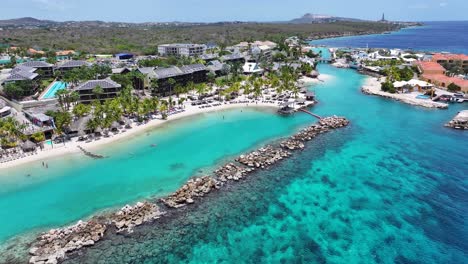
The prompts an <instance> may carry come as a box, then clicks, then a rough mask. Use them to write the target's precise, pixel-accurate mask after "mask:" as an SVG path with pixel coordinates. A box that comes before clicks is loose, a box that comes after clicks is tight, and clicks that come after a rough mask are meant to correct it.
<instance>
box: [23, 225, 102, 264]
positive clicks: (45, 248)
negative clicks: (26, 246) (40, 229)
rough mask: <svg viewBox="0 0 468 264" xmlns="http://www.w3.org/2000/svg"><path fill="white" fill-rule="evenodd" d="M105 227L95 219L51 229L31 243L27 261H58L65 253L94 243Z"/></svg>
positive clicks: (44, 263)
mask: <svg viewBox="0 0 468 264" xmlns="http://www.w3.org/2000/svg"><path fill="white" fill-rule="evenodd" d="M106 229H107V227H106V225H104V224H102V223H100V222H98V221H95V220H90V221H87V222H85V221H79V222H78V223H77V224H75V225H73V226H70V227H66V228H63V229H52V230H50V231H49V232H47V233H44V234H42V235H41V236H40V237H39V238H38V241H37V242H35V243H34V244H33V247H32V248H31V249H30V251H29V253H30V254H31V255H32V257H31V258H30V260H29V263H33V264H53V263H58V262H59V261H60V260H62V259H63V258H64V257H65V253H67V252H71V251H74V250H77V249H80V248H82V247H85V246H91V245H94V243H96V242H97V241H99V240H100V239H101V238H102V237H103V236H104V232H105V231H106Z"/></svg>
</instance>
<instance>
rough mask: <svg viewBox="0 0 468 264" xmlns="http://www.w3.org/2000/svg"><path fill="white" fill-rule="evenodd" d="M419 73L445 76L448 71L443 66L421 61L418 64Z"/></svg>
mask: <svg viewBox="0 0 468 264" xmlns="http://www.w3.org/2000/svg"><path fill="white" fill-rule="evenodd" d="M417 66H418V68H419V71H420V72H422V73H424V74H442V75H444V74H445V72H446V70H445V68H444V67H442V65H440V64H439V63H437V62H432V61H420V62H418V63H417Z"/></svg>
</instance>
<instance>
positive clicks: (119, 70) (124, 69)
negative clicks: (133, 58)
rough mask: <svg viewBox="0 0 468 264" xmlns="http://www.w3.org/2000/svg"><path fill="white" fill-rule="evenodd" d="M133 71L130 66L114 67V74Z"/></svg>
mask: <svg viewBox="0 0 468 264" xmlns="http://www.w3.org/2000/svg"><path fill="white" fill-rule="evenodd" d="M131 71H132V70H131V69H129V68H114V69H112V74H127V73H129V72H131Z"/></svg>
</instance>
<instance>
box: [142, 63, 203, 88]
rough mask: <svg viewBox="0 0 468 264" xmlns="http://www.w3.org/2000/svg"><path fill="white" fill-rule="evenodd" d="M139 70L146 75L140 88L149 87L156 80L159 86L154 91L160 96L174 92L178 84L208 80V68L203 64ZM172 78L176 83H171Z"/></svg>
mask: <svg viewBox="0 0 468 264" xmlns="http://www.w3.org/2000/svg"><path fill="white" fill-rule="evenodd" d="M138 71H139V72H141V73H142V74H144V75H145V76H146V78H145V80H144V83H143V84H139V85H138V87H137V88H138V89H142V88H143V87H144V88H149V87H150V85H151V82H152V81H156V82H157V84H158V88H157V90H156V91H154V93H155V94H156V95H160V96H161V95H162V96H168V95H171V94H173V93H174V91H173V88H174V87H175V85H176V84H178V85H186V84H187V83H188V82H193V83H202V82H206V74H207V73H208V68H207V67H205V65H203V64H191V65H185V66H182V67H176V66H172V67H169V68H152V67H145V68H139V69H138ZM170 79H173V80H174V81H175V84H173V85H171V81H169V80H170ZM142 86H143V87H142Z"/></svg>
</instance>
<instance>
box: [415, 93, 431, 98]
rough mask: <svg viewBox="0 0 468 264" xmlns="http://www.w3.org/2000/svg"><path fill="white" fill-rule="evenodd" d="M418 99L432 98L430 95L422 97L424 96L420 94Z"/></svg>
mask: <svg viewBox="0 0 468 264" xmlns="http://www.w3.org/2000/svg"><path fill="white" fill-rule="evenodd" d="M416 98H418V99H429V98H431V97H430V96H429V95H422V94H420V95H418V96H416Z"/></svg>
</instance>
